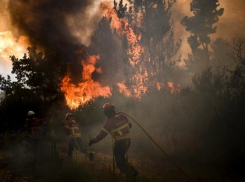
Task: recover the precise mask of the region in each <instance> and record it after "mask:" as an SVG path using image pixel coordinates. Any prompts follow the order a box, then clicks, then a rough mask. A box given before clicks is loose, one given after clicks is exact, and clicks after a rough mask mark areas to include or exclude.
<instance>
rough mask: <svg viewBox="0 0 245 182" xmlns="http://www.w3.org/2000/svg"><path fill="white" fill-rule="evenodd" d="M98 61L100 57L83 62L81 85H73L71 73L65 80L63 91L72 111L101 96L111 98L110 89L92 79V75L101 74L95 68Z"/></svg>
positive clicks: (93, 57) (90, 57) (92, 57)
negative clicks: (94, 73)
mask: <svg viewBox="0 0 245 182" xmlns="http://www.w3.org/2000/svg"><path fill="white" fill-rule="evenodd" d="M98 59H99V56H89V57H88V60H87V61H85V60H82V65H83V72H82V80H83V82H82V83H79V84H78V85H77V86H76V85H74V84H72V83H71V78H70V75H69V73H68V75H66V76H65V77H64V78H63V80H62V84H61V91H62V92H64V94H65V98H66V103H67V105H68V107H69V108H70V109H77V108H78V107H79V106H80V105H82V106H83V105H85V104H87V103H88V102H89V101H92V100H94V99H95V98H97V97H99V96H102V97H110V96H111V90H110V88H109V87H101V85H100V83H99V82H95V81H94V80H93V79H92V73H93V72H94V71H96V72H100V73H101V69H99V68H96V67H95V64H96V61H97V60H98Z"/></svg>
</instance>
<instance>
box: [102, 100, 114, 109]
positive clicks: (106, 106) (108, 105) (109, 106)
mask: <svg viewBox="0 0 245 182" xmlns="http://www.w3.org/2000/svg"><path fill="white" fill-rule="evenodd" d="M114 108H115V106H114V105H113V104H112V103H109V102H108V103H105V104H104V105H103V111H105V110H109V109H114Z"/></svg>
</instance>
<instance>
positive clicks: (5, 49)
mask: <svg viewBox="0 0 245 182" xmlns="http://www.w3.org/2000/svg"><path fill="white" fill-rule="evenodd" d="M28 46H30V44H29V42H28V40H27V37H25V36H21V37H19V38H18V39H17V38H16V37H14V36H13V34H12V32H11V31H5V32H0V56H1V57H3V58H4V59H6V61H7V60H8V59H9V56H10V55H15V56H16V57H19V58H21V57H23V56H24V53H25V52H26V49H27V47H28Z"/></svg>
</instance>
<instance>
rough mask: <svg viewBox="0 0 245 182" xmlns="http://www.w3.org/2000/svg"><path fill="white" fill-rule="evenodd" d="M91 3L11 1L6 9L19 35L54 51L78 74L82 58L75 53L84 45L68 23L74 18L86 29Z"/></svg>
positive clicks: (81, 28)
mask: <svg viewBox="0 0 245 182" xmlns="http://www.w3.org/2000/svg"><path fill="white" fill-rule="evenodd" d="M91 5H93V1H89V0H84V1H80V0H72V1H66V0H51V1H47V0H42V1H38V2H37V1H35V0H30V1H23V0H17V1H15V0H14V1H13V0H10V1H9V5H8V8H9V13H10V18H11V22H12V25H13V26H14V28H15V30H16V32H17V33H18V34H20V35H24V36H27V37H28V38H29V41H30V43H31V45H35V46H37V47H38V48H39V49H40V50H45V51H50V52H55V53H56V55H58V57H59V59H61V60H62V61H64V62H70V63H71V66H70V67H71V72H72V73H74V75H75V74H76V75H80V74H81V67H82V66H81V60H79V59H78V55H77V54H76V53H75V52H76V51H79V50H81V49H83V48H84V46H83V45H82V44H81V42H80V40H79V39H78V38H77V37H76V36H74V34H73V31H72V28H71V26H72V21H76V22H75V23H76V24H78V25H79V29H80V30H87V28H86V26H87V23H84V24H83V22H86V20H87V19H88V15H86V9H87V8H88V7H90V6H91ZM78 15H79V18H77V16H78ZM73 18H74V19H73ZM81 36H83V35H81ZM64 67H65V68H66V64H64ZM65 68H63V69H65Z"/></svg>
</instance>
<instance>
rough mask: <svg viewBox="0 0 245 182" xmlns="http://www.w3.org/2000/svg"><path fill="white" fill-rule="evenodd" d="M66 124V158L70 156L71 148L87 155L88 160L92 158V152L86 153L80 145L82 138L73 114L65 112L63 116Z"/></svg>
mask: <svg viewBox="0 0 245 182" xmlns="http://www.w3.org/2000/svg"><path fill="white" fill-rule="evenodd" d="M65 119H66V124H65V126H64V129H65V130H66V134H67V135H68V136H69V144H68V158H72V157H73V155H72V153H73V150H74V148H75V147H76V149H77V150H78V151H79V152H81V153H83V154H85V155H88V156H89V160H90V161H91V160H93V153H88V152H87V150H86V149H85V148H84V147H83V145H82V138H81V133H80V129H79V125H78V123H76V121H75V120H73V114H71V113H67V114H66V116H65Z"/></svg>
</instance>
